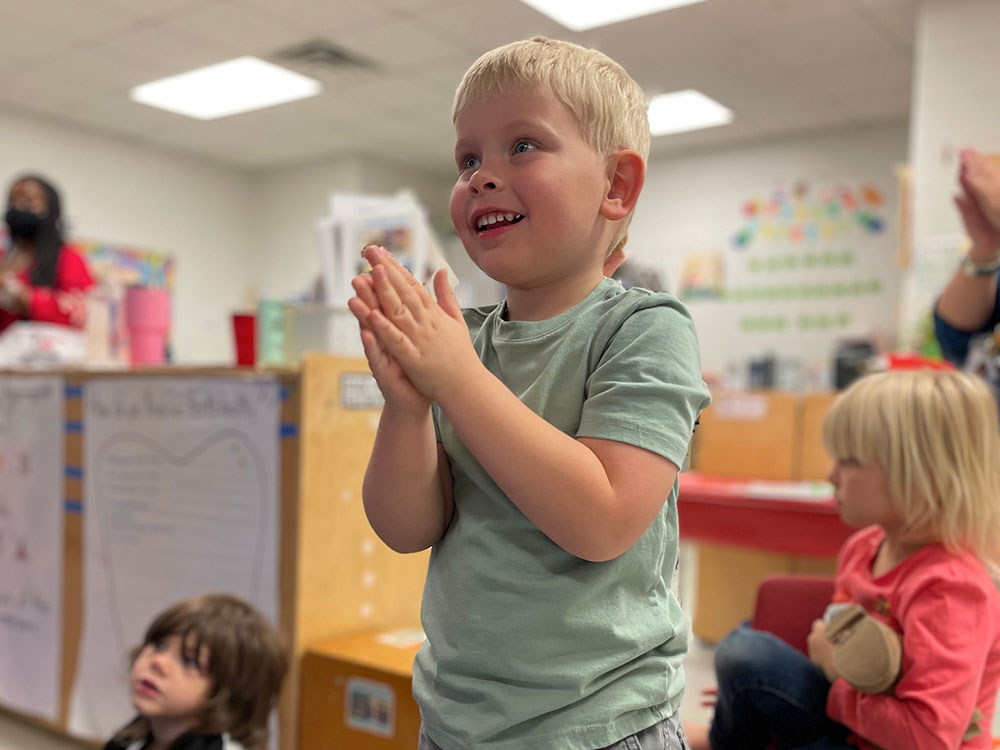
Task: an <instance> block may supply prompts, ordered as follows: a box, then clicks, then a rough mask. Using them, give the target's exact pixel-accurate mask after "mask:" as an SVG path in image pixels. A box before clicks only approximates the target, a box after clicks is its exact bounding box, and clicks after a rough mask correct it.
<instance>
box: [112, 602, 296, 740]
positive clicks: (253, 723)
mask: <svg viewBox="0 0 1000 750" xmlns="http://www.w3.org/2000/svg"><path fill="white" fill-rule="evenodd" d="M171 635H177V636H180V638H181V642H182V643H183V644H184V649H185V651H186V652H187V651H190V653H191V654H193V655H195V656H196V657H197V656H198V655H199V654H201V652H202V649H203V648H204V649H206V651H207V653H208V667H207V672H208V677H209V682H210V687H209V691H208V698H207V699H206V701H205V706H204V709H203V712H202V715H201V717H200V721H199V723H198V724H197V725H196V726H195V727H194V728H193V729H192V730H191V731H192V732H193V733H194V734H201V735H215V734H222V733H223V732H227V733H228V734H229V735H230V736H231V737H232V738H233V739H234V740H236V741H237V742H239V743H240V744H242V745H243V746H244V747H245V748H247V750H265V749H266V748H267V734H268V733H267V721H268V717H269V716H270V714H271V710H272V709H273V708H274V706H275V705H276V703H277V700H278V695H279V693H280V692H281V683H282V680H283V679H284V676H285V672H286V670H287V668H288V658H287V655H286V652H285V648H284V645H283V644H282V641H281V638H280V636H279V635H278V633H277V631H276V630H275V629H274V628H273V627H272V626H271V624H270V623H269V622H268V621H267V620H266V619H265V618H264V616H263V615H261V614H260V613H259V612H258V611H257V610H256V609H254V608H253V607H252V606H251V605H250V604H248V603H247V602H245V601H243V600H242V599H239V598H237V597H235V596H231V595H229V594H205V595H203V596H196V597H193V598H191V599H185V600H184V601H181V602H178V603H177V604H175V605H173V606H172V607H170V608H169V609H167V610H166V611H164V612H162V613H160V615H158V616H157V617H156V619H155V620H153V622H152V623H151V624H150V626H149V628H148V629H147V630H146V636H145V638H144V639H143V643H142V645H141V646H139V647H137V648H136V649H134V651H133V653H132V660H133V661H135V659H136V658H137V657H138V655H139V652H140V651H142V649H143V648H145V647H146V646H147V645H149V644H155V643H158V642H160V641H162V640H163V639H165V638H167V637H168V636H171ZM148 734H149V724H148V723H147V722H146V721H145V719H140V720H139V721H135V722H133V723H131V724H129V725H128V726H127V727H125V728H124V729H122V730H121V731H120V732H119V733H118V734H117V735H116V736H115V737H114V740H115V741H117V742H121V743H122V744H125V745H128V744H129V743H130V742H134V741H135V740H138V739H142V738H144V737H146V736H147V735H148Z"/></svg>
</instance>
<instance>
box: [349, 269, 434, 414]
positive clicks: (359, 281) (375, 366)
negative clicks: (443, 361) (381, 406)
mask: <svg viewBox="0 0 1000 750" xmlns="http://www.w3.org/2000/svg"><path fill="white" fill-rule="evenodd" d="M351 286H353V287H354V291H355V292H356V293H357V296H356V297H352V298H351V299H349V300H348V301H347V307H348V308H349V309H350V311H351V312H352V313H353V314H354V317H355V318H357V319H358V324H359V325H360V326H361V344H362V346H364V348H365V357H366V358H367V359H368V366H369V367H370V368H371V371H372V375H374V376H375V382H376V383H378V387H379V390H381V391H382V396H384V397H385V400H386V405H387V406H388V407H390V408H396V409H398V410H399V411H402V412H406V413H411V414H413V415H422V414H424V413H426V411H427V409H428V408H430V400H429V399H428V398H427V397H426V396H424V394H422V393H421V392H420V391H418V390H417V389H416V388H415V387H414V385H413V383H411V382H410V379H409V378H407V377H406V373H404V372H403V370H402V368H401V367H400V366H399V363H398V362H396V361H394V360H393V359H392V357H390V356H389V355H388V354H386V352H385V350H384V349H383V348H382V346H381V345H380V344H379V341H378V337H377V336H376V335H375V334H374V333H373V332H372V330H371V329H370V328H369V326H368V320H369V317H370V315H371V312H372V310H377V309H378V296H377V295H376V294H375V287H374V283H373V281H372V277H371V274H367V273H366V274H362V275H360V276H356V277H355V278H354V279H353V280H352V281H351Z"/></svg>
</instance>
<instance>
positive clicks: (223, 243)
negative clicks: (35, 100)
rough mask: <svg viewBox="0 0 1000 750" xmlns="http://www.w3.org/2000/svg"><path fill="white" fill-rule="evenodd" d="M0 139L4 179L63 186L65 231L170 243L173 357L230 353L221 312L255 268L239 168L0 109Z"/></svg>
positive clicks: (216, 357)
mask: <svg viewBox="0 0 1000 750" xmlns="http://www.w3.org/2000/svg"><path fill="white" fill-rule="evenodd" d="M0 144H3V147H2V148H0V175H2V176H3V177H2V179H4V180H7V181H9V180H10V179H13V177H14V176H15V175H16V174H18V173H20V172H23V171H38V172H40V173H42V174H44V175H46V176H48V177H50V178H51V179H52V181H53V182H54V183H55V184H56V185H57V186H58V187H59V188H60V190H61V192H62V197H63V203H64V211H65V214H66V217H67V222H68V227H69V235H70V238H73V237H78V238H81V239H87V240H100V241H104V242H108V243H111V244H116V245H134V246H136V247H140V248H144V249H150V250H162V251H167V252H171V253H174V255H175V256H176V258H177V290H176V294H175V297H174V311H173V329H174V330H173V344H174V350H175V351H174V355H175V359H176V360H177V361H182V362H229V361H231V359H232V334H231V331H230V327H229V323H228V315H229V313H230V312H231V311H232V310H233V309H234V308H236V307H238V306H239V305H240V304H242V300H243V298H244V297H245V294H246V289H247V286H248V284H249V283H250V282H251V280H252V278H253V276H254V269H253V268H252V267H251V266H250V264H248V263H247V255H248V252H249V249H250V248H251V247H252V246H253V243H254V236H253V233H252V231H251V228H250V226H249V222H248V219H249V217H250V216H251V211H252V208H253V204H252V202H251V196H252V192H251V189H252V188H251V184H250V181H249V179H248V178H247V177H246V176H245V175H243V174H241V173H239V172H236V171H232V170H227V169H224V168H219V167H213V166H207V165H205V164H203V163H201V162H200V161H198V160H196V159H194V158H191V157H185V156H177V155H173V154H170V153H168V152H165V151H158V150H154V149H150V148H145V147H142V146H138V145H134V144H130V143H129V142H127V141H123V140H119V139H114V138H109V137H106V136H102V135H96V134H91V133H88V132H86V131H82V130H78V129H74V128H68V127H62V126H59V125H55V124H50V123H47V122H44V121H41V120H34V119H29V118H26V117H20V116H16V115H12V114H5V113H0ZM4 189H6V183H5V184H4Z"/></svg>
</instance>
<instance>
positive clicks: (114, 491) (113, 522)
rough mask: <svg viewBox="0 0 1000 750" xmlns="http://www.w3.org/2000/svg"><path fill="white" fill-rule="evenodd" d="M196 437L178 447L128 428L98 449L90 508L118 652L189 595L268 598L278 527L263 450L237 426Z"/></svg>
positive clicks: (124, 651) (127, 648)
mask: <svg viewBox="0 0 1000 750" xmlns="http://www.w3.org/2000/svg"><path fill="white" fill-rule="evenodd" d="M192 442H193V444H192V445H191V446H190V447H189V448H188V449H187V450H184V451H182V452H178V451H174V450H171V449H170V448H169V447H167V446H165V445H163V444H162V443H160V442H158V441H157V440H155V439H153V438H151V437H149V436H147V435H143V434H140V433H138V432H132V431H124V432H117V433H115V434H114V435H112V436H110V437H109V438H108V439H107V440H105V442H104V443H103V444H102V445H101V446H100V447H98V449H97V450H96V452H95V454H94V455H95V457H96V461H95V464H94V468H93V472H94V476H93V478H94V479H95V480H96V481H95V482H94V484H93V485H92V486H93V487H94V489H95V490H96V493H95V494H96V497H90V498H88V508H89V509H93V510H94V511H96V513H97V517H96V518H95V520H96V521H98V539H99V544H100V555H101V567H102V568H103V570H104V571H105V573H104V575H105V583H106V587H107V594H108V606H109V609H110V612H109V613H108V615H109V620H110V622H111V627H112V630H113V631H114V633H113V636H114V641H115V645H116V647H117V648H118V649H119V653H122V654H124V653H126V652H127V651H128V650H129V649H130V648H132V647H133V646H135V645H136V644H137V643H138V642H139V640H140V639H141V638H142V635H143V633H144V631H145V628H146V627H147V625H148V624H149V622H150V620H151V619H152V617H154V616H155V615H156V614H157V613H158V612H160V611H162V610H163V609H165V608H166V607H168V606H170V605H171V604H173V603H175V602H177V601H179V600H181V599H184V598H187V597H190V596H194V595H196V594H201V593H208V592H220V591H226V592H229V593H231V594H234V595H236V596H239V597H242V598H243V599H246V600H247V601H249V602H253V603H259V602H261V600H262V599H264V598H266V597H267V595H268V592H266V591H263V590H262V589H263V588H264V586H263V584H262V581H263V577H264V567H263V566H264V565H265V564H266V561H267V560H269V559H272V558H273V554H274V544H275V539H274V537H275V534H274V533H273V532H274V527H273V520H272V519H273V508H271V507H270V506H269V504H268V497H269V493H268V487H267V481H268V471H267V470H266V467H265V463H264V460H263V457H262V456H261V454H260V451H259V450H258V448H257V446H256V445H255V444H254V443H253V442H252V441H251V440H250V439H249V438H248V437H247V436H246V435H245V434H244V433H243V432H242V431H240V430H237V429H230V428H224V429H219V430H217V431H215V432H212V433H211V434H209V435H207V436H204V437H201V438H200V439H198V438H195V439H193V440H192ZM270 494H273V488H272V493H270ZM269 532H271V533H270V535H269ZM269 536H270V538H269Z"/></svg>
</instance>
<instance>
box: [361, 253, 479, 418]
mask: <svg viewBox="0 0 1000 750" xmlns="http://www.w3.org/2000/svg"><path fill="white" fill-rule="evenodd" d="M365 257H366V258H367V259H368V262H369V263H371V264H372V280H373V282H374V283H373V287H374V291H375V295H376V297H377V299H378V308H377V309H375V308H373V309H372V310H371V312H370V313H369V315H368V318H367V325H368V328H369V329H370V331H371V332H372V333H374V335H375V337H376V338H377V340H378V343H379V346H380V348H381V350H382V351H384V352H385V353H386V354H387V355H388V357H389V358H390V359H392V360H393V361H395V362H397V363H399V365H400V367H402V369H403V372H405V373H406V376H407V377H408V378H409V380H410V382H411V383H413V385H414V386H416V388H417V390H419V391H420V392H421V393H423V394H424V395H425V396H426V397H428V398H430V399H431V400H433V401H437V402H438V403H440V401H441V396H443V395H446V394H447V392H448V389H449V388H453V387H455V384H460V383H462V382H463V381H464V379H465V378H466V377H467V376H468V375H469V374H470V373H472V372H473V371H474V370H475V369H476V368H477V367H480V366H481V365H480V362H479V357H478V356H476V352H475V349H473V348H472V341H471V340H470V338H469V329H468V327H467V326H466V324H465V321H464V319H463V318H462V311H461V309H460V308H459V306H458V301H457V300H456V299H455V295H454V294H453V293H452V291H451V287H449V286H448V276H447V272H446V271H445V270H444V269H442V270H440V271H438V272H437V273H435V274H434V293H435V295H436V296H437V301H436V302H435V300H434V299H433V298H432V297H431V295H430V294H429V293H428V292H427V290H426V289H424V287H423V285H422V284H420V282H419V281H417V280H416V279H415V278H413V276H412V275H411V274H410V273H409V272H408V271H407V270H406V269H405V268H403V266H401V265H400V264H399V263H398V262H397V261H396V260H395V258H393V257H392V255H391V254H390V253H389V252H388V251H387V250H385V249H383V248H377V247H369V248H367V249H366V250H365Z"/></svg>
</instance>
